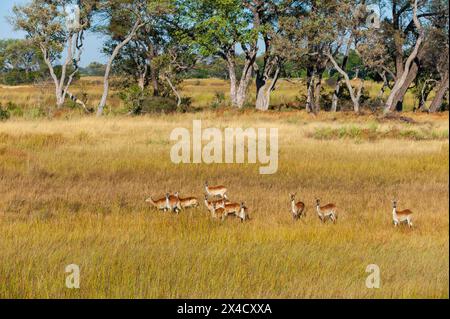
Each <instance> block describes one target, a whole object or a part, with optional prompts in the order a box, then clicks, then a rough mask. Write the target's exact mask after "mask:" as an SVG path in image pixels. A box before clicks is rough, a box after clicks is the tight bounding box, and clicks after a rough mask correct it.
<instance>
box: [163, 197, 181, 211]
mask: <svg viewBox="0 0 450 319" xmlns="http://www.w3.org/2000/svg"><path fill="white" fill-rule="evenodd" d="M166 206H167V210H171V211H173V212H175V213H177V214H179V213H180V212H181V203H180V198H179V194H178V192H177V193H175V194H174V195H171V194H169V193H167V194H166Z"/></svg>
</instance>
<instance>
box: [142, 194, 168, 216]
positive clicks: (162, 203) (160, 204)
mask: <svg viewBox="0 0 450 319" xmlns="http://www.w3.org/2000/svg"><path fill="white" fill-rule="evenodd" d="M145 202H146V203H149V204H151V205H152V206H153V207H154V208H156V209H158V210H163V211H164V212H167V211H168V210H169V208H168V206H167V197H164V198H160V199H157V200H153V198H152V197H151V196H150V198H148V199H146V200H145Z"/></svg>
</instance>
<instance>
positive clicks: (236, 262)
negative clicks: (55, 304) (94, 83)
mask: <svg viewBox="0 0 450 319" xmlns="http://www.w3.org/2000/svg"><path fill="white" fill-rule="evenodd" d="M2 92H3V91H2ZM27 92H28V91H27ZM2 94H3V93H2ZM10 94H11V95H10V96H9V97H8V98H7V99H9V100H10V99H13V98H14V97H13V96H12V95H14V94H15V93H14V92H12V91H11V92H10ZM3 98H5V97H3ZM22 98H23V96H22ZM24 101H25V100H24ZM408 116H410V117H412V118H413V119H414V120H415V124H406V123H403V122H401V121H391V120H389V121H388V120H380V119H378V118H376V117H375V116H372V115H371V116H360V117H355V116H354V115H351V114H337V115H334V114H321V115H319V116H317V117H314V118H313V117H311V116H310V115H307V114H306V113H304V112H282V113H275V112H273V113H267V114H260V113H255V112H253V111H244V112H237V111H231V110H217V111H203V112H201V113H196V114H184V115H180V114H174V115H152V116H145V117H141V118H128V117H120V116H119V117H109V118H104V119H95V118H91V117H79V118H72V119H39V120H26V119H14V118H13V119H12V120H9V121H7V122H4V123H0V194H1V196H0V280H1V281H0V282H1V284H0V298H104V297H108V298H215V297H217V298H219V297H220V298H236V297H241V298H421V297H425V298H448V297H449V253H448V251H449V189H448V182H449V180H448V173H449V155H448V152H449V143H448V126H449V124H448V114H441V115H413V114H410V115H408ZM200 118H201V119H202V120H203V125H204V127H207V126H214V127H222V128H224V127H227V126H236V127H250V126H251V127H278V128H279V130H280V161H279V163H280V167H279V171H278V173H277V174H275V175H271V176H261V175H259V173H258V166H255V165H181V166H179V165H175V164H172V162H171V161H170V156H169V152H170V148H171V144H170V142H169V135H170V132H171V130H172V129H173V128H175V127H186V128H190V127H191V125H192V120H193V119H200ZM367 132H369V133H370V132H371V133H370V134H371V135H370V134H369V135H368V134H367ZM392 132H394V133H392ZM402 132H403V133H402ZM411 132H412V133H411ZM374 136H375V137H374ZM205 180H208V181H210V183H220V184H225V185H227V186H228V187H229V189H230V191H229V195H230V197H231V199H233V200H236V201H245V202H246V203H247V206H249V208H250V214H251V216H252V221H251V222H249V223H245V224H240V223H238V222H235V221H233V220H229V221H227V222H225V223H223V224H221V223H219V222H217V221H214V220H211V218H210V217H209V215H208V213H207V212H206V211H205V209H204V208H203V207H201V208H199V209H197V210H192V211H189V212H184V213H182V214H181V215H180V216H174V215H171V214H162V213H158V212H155V211H153V210H152V209H151V208H149V207H148V206H147V205H146V203H145V202H144V200H145V198H146V197H148V196H149V195H154V196H161V195H163V194H164V193H165V192H166V191H180V192H181V193H182V195H195V196H198V197H201V196H202V194H203V189H202V185H203V182H204V181H205ZM294 191H297V192H298V197H299V199H301V200H303V201H305V203H307V206H308V217H307V219H306V221H305V222H304V223H303V222H298V223H294V222H293V221H292V219H291V217H290V214H289V198H288V194H289V192H294ZM317 197H320V198H321V199H322V201H323V202H334V203H336V204H337V205H338V206H339V207H340V209H341V211H342V212H341V217H340V221H339V223H338V224H337V225H331V224H330V225H322V224H320V222H319V220H318V218H317V217H316V215H315V213H314V211H313V203H314V200H315V199H316V198H317ZM393 197H397V198H398V199H399V201H400V206H401V208H403V207H405V208H411V209H412V210H414V212H415V224H416V228H415V229H414V230H412V231H411V230H409V229H406V228H401V229H394V227H392V223H391V199H392V198H393ZM73 263H75V264H78V265H80V267H81V289H79V290H69V289H67V288H65V276H66V274H65V273H64V269H65V266H66V265H68V264H73ZM369 264H377V265H379V266H380V268H381V280H382V283H381V285H382V286H381V289H374V290H370V289H367V288H366V286H365V281H366V278H367V276H368V275H369V274H367V273H366V272H365V270H366V267H367V266H368V265H369Z"/></svg>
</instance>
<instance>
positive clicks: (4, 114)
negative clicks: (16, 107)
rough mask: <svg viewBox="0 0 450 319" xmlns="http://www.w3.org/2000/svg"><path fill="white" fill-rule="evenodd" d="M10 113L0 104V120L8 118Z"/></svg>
mask: <svg viewBox="0 0 450 319" xmlns="http://www.w3.org/2000/svg"><path fill="white" fill-rule="evenodd" d="M9 117H10V114H9V111H8V109H6V108H5V109H4V108H3V106H2V105H1V104H0V121H6V120H7V119H9Z"/></svg>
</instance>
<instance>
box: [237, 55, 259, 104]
mask: <svg viewBox="0 0 450 319" xmlns="http://www.w3.org/2000/svg"><path fill="white" fill-rule="evenodd" d="M255 58H256V53H255V55H254V58H252V59H250V60H248V61H247V62H246V64H245V66H244V72H243V73H242V76H241V81H240V82H239V87H238V90H237V107H238V108H240V109H241V108H243V107H244V104H245V100H246V99H247V92H248V86H249V85H250V81H251V79H252V75H253V63H254V59H255Z"/></svg>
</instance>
